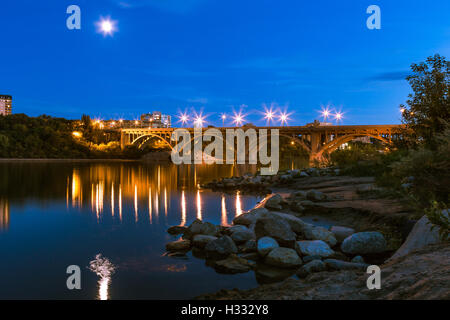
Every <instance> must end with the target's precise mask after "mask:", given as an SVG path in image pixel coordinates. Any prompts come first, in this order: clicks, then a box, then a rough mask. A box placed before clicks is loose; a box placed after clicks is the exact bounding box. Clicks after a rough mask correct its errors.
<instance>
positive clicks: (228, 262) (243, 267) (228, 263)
mask: <svg viewBox="0 0 450 320" xmlns="http://www.w3.org/2000/svg"><path fill="white" fill-rule="evenodd" d="M214 269H215V270H216V271H217V272H219V273H226V274H236V273H245V272H248V271H250V269H251V264H250V263H248V261H247V260H246V259H244V258H240V257H238V256H236V255H235V254H231V255H230V256H229V257H228V258H226V259H223V260H219V261H215V262H214Z"/></svg>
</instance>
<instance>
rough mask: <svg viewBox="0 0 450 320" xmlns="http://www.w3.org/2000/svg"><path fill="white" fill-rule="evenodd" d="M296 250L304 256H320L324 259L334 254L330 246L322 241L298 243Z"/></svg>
mask: <svg viewBox="0 0 450 320" xmlns="http://www.w3.org/2000/svg"><path fill="white" fill-rule="evenodd" d="M295 250H297V253H298V254H299V255H302V256H319V257H322V258H326V257H329V256H331V255H332V254H333V253H334V251H333V250H331V248H330V247H329V246H328V244H327V243H326V242H325V241H322V240H312V241H297V242H296V243H295Z"/></svg>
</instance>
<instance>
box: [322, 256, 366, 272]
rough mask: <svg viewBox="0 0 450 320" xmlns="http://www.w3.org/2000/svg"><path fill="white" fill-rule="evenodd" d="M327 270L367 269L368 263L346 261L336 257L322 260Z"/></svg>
mask: <svg viewBox="0 0 450 320" xmlns="http://www.w3.org/2000/svg"><path fill="white" fill-rule="evenodd" d="M323 262H324V263H325V265H326V267H327V269H329V270H355V269H356V270H364V271H365V270H367V267H368V266H369V265H368V264H365V263H354V262H346V261H342V260H336V259H325V260H324V261H323Z"/></svg>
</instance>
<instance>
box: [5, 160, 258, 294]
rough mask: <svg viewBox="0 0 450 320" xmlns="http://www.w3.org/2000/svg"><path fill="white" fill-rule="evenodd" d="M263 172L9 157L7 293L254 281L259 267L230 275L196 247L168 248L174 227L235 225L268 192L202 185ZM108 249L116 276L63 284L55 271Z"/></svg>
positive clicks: (205, 287) (200, 289)
mask: <svg viewBox="0 0 450 320" xmlns="http://www.w3.org/2000/svg"><path fill="white" fill-rule="evenodd" d="M255 170H256V168H255V167H253V166H248V167H237V166H175V165H171V164H167V165H166V164H161V165H156V164H143V163H136V162H106V163H101V162H92V163H89V162H84V163H83V162H78V163H77V162H74V163H70V162H68V163H64V162H62V163H58V162H53V163H51V162H49V163H47V162H32V163H30V162H27V163H20V162H19V163H0V177H1V179H0V256H1V257H2V259H0V274H2V277H0V299H2V298H3V299H5V298H18V299H21V298H38V299H39V298H44V299H45V298H53V299H59V298H82V299H94V298H97V295H98V298H102V299H103V298H109V299H118V298H126V299H129V298H131V299H134V298H157V299H159V298H192V297H194V296H195V295H198V294H202V293H205V292H212V291H216V290H220V289H222V288H230V289H231V288H234V287H238V288H242V289H245V288H250V287H252V286H254V285H255V284H256V280H255V277H254V274H252V273H248V274H242V275H235V276H232V277H224V276H223V275H219V274H216V273H215V271H214V270H213V269H211V268H209V267H208V266H206V265H205V262H204V261H203V260H199V259H197V258H194V257H192V256H191V255H190V254H189V255H188V257H185V258H182V259H181V258H172V257H168V256H164V255H163V254H164V252H165V244H166V243H167V242H168V241H171V240H173V238H172V237H171V236H169V235H168V234H167V232H166V230H167V227H168V226H169V225H189V224H190V223H191V222H192V221H193V220H195V219H196V218H198V217H199V218H203V220H204V221H209V222H212V223H214V224H222V225H229V224H231V223H232V220H233V219H234V217H236V216H237V215H239V214H241V213H242V212H243V211H245V210H248V209H250V208H252V207H253V206H254V205H255V204H256V203H257V202H258V201H259V200H260V199H261V198H262V197H256V196H250V195H244V194H238V193H234V194H222V193H217V192H212V191H210V190H201V189H199V188H198V185H199V184H202V183H205V182H208V181H210V180H212V179H218V178H220V177H229V176H238V175H242V174H244V173H247V172H254V171H255ZM99 252H101V253H102V254H103V255H104V256H106V257H108V259H109V260H110V261H111V262H112V263H114V265H115V266H117V268H118V269H117V272H116V273H115V275H114V277H113V280H112V281H111V278H110V277H100V278H99V279H92V278H91V279H90V280H89V276H83V290H81V291H77V292H75V291H73V290H72V291H69V290H67V289H65V286H64V285H61V283H63V284H64V283H65V279H60V278H59V276H55V275H60V274H64V272H61V270H65V269H66V268H67V266H68V265H71V264H76V265H80V266H82V265H84V266H86V265H87V264H88V263H89V261H90V260H91V259H92V257H93V256H95V255H96V254H98V253H99ZM89 274H90V272H89ZM85 277H87V278H85ZM91 277H92V276H91ZM84 279H86V280H84ZM98 280H100V281H99V282H98V283H97V281H98ZM131 288H132V289H131Z"/></svg>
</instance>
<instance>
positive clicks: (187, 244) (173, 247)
mask: <svg viewBox="0 0 450 320" xmlns="http://www.w3.org/2000/svg"><path fill="white" fill-rule="evenodd" d="M190 248H191V241H189V240H178V241H172V242H169V243H167V244H166V249H167V251H187V250H189V249H190Z"/></svg>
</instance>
